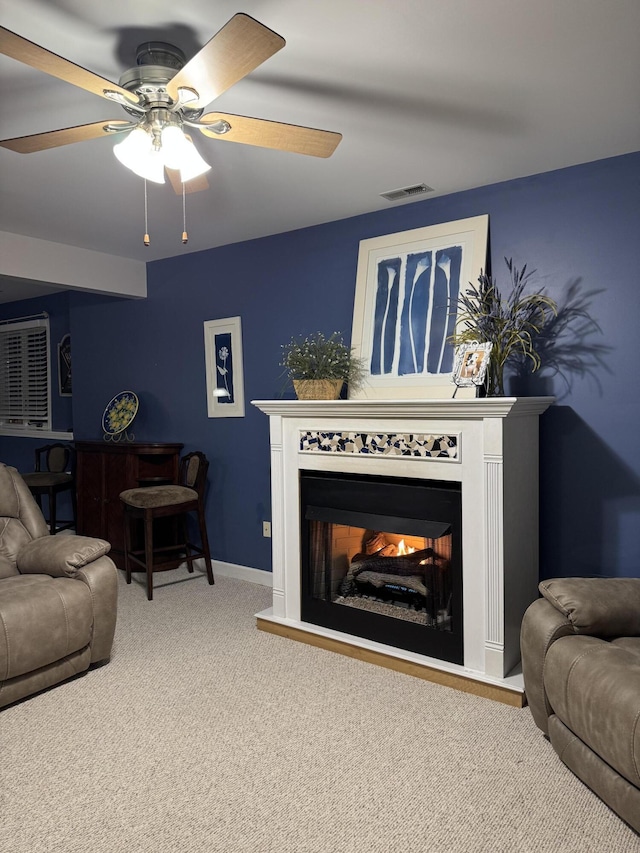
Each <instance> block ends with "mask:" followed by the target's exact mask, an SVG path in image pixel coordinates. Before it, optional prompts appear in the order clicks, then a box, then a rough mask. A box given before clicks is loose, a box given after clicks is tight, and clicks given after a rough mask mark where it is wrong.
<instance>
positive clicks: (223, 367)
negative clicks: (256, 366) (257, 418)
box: [204, 317, 244, 418]
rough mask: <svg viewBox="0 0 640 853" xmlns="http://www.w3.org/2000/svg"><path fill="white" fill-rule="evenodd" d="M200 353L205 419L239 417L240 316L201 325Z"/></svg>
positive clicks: (241, 388) (241, 400)
mask: <svg viewBox="0 0 640 853" xmlns="http://www.w3.org/2000/svg"><path fill="white" fill-rule="evenodd" d="M204 354H205V361H206V367H207V411H208V415H209V417H210V418H243V417H244V379H243V367H242V326H241V323H240V317H227V318H226V319H224V320H207V321H206V322H205V324H204Z"/></svg>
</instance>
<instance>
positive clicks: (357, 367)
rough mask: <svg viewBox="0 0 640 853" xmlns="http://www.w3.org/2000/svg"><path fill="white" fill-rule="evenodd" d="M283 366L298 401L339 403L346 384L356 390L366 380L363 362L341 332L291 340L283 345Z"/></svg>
mask: <svg viewBox="0 0 640 853" xmlns="http://www.w3.org/2000/svg"><path fill="white" fill-rule="evenodd" d="M281 365H282V367H284V368H285V373H286V374H287V375H288V377H289V378H290V379H291V381H292V382H293V387H294V389H295V392H296V396H297V397H298V399H299V400H337V399H338V397H339V396H340V392H341V391H342V386H343V385H344V383H345V382H347V383H348V384H349V385H350V386H351V387H352V388H353V387H355V386H357V385H360V384H361V383H362V380H363V379H364V369H363V366H362V361H361V360H360V359H359V358H357V357H356V356H354V355H353V352H352V351H351V349H350V348H349V347H348V346H347V345H346V344H345V343H344V341H343V339H342V333H341V332H333V333H332V334H331V335H330V336H329V337H325V335H324V334H323V333H322V332H315V334H313V335H309V336H308V337H306V338H291V340H290V341H289V343H288V344H283V345H282V361H281Z"/></svg>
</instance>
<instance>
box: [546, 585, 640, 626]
mask: <svg viewBox="0 0 640 853" xmlns="http://www.w3.org/2000/svg"><path fill="white" fill-rule="evenodd" d="M538 588H539V590H540V592H541V593H542V595H543V596H544V597H545V599H546V600H547V601H548V602H549V603H550V604H552V605H553V607H554V608H555V609H556V610H557V611H558V612H559V613H561V614H562V615H563V616H564V617H565V618H566V619H568V620H569V622H570V623H571V626H572V628H573V633H575V634H589V635H591V636H594V637H638V636H640V578H555V579H553V580H547V581H542V583H540V584H539V586H538Z"/></svg>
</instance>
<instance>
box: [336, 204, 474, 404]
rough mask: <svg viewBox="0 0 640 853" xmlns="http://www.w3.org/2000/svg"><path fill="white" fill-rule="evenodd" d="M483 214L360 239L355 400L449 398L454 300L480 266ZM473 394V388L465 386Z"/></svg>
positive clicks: (355, 312)
mask: <svg viewBox="0 0 640 853" xmlns="http://www.w3.org/2000/svg"><path fill="white" fill-rule="evenodd" d="M488 230H489V217H488V215H483V216H474V217H471V218H469V219H459V220H456V221H455V222H445V223H442V224H440V225H430V226H428V227H425V228H415V229H412V230H411V231H402V232H400V233H397V234H387V235H385V236H383V237H374V238H371V239H369V240H362V241H361V242H360V251H359V255H358V272H357V277H356V294H355V300H354V307H353V327H352V333H351V345H352V347H353V350H354V354H355V355H357V356H359V357H360V358H362V359H363V361H364V364H365V368H366V373H367V376H366V381H365V382H364V383H363V385H362V387H360V388H358V389H356V390H354V391H353V393H351V392H349V396H350V397H355V398H365V397H368V398H378V399H380V398H391V399H403V398H404V399H429V398H444V397H451V396H452V394H453V392H454V388H455V386H454V385H453V383H452V375H453V369H454V348H453V346H452V345H451V344H450V343H449V341H448V338H449V337H450V335H451V333H452V332H453V330H454V328H455V324H456V309H457V305H458V295H459V293H460V291H461V289H464V288H465V287H466V286H467V284H468V282H470V281H472V282H475V281H476V280H477V278H478V276H479V275H480V272H481V270H483V269H485V268H486V260H487V238H488ZM468 393H469V394H474V393H475V389H468Z"/></svg>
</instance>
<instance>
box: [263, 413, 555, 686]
mask: <svg viewBox="0 0 640 853" xmlns="http://www.w3.org/2000/svg"><path fill="white" fill-rule="evenodd" d="M553 401H554V398H553V397H492V398H478V399H449V400H375V399H363V400H335V401H333V400H332V401H329V400H311V401H310V400H255V401H253V405H255V406H257V408H259V409H260V410H261V411H263V412H265V414H267V415H269V420H270V443H271V478H272V537H273V607H272V608H271V609H270V610H269V611H265V613H262V614H259V622H262V625H261V627H264V626H265V624H266V623H270V625H271V627H267V628H266V630H272V629H276V628H280V629H282V630H281V631H279V630H276V631H275V632H276V633H278V632H280V633H284V634H287V631H289V634H288V635H292V633H291V632H292V629H295V630H296V631H303V632H306V633H308V634H309V635H314V636H321V637H324V638H325V639H326V640H330V641H332V642H333V641H336V642H338V643H347V644H349V645H350V646H352V647H354V648H356V649H362V650H365V651H367V650H369V651H371V652H372V653H381V654H384V655H386V656H388V657H390V658H394V659H398V660H399V661H404V662H406V663H408V664H412V665H413V664H416V665H424V666H425V667H427V668H430V669H432V670H434V671H439V672H441V673H450V674H452V675H459V676H462V677H463V678H468V679H471V680H476V681H478V682H483V683H485V684H495V685H498V686H499V687H502V688H505V689H507V690H513V691H516V692H519V693H522V691H523V687H522V679H521V676H520V675H519V674H518V664H519V660H520V648H519V634H520V623H521V619H522V615H523V613H524V611H525V609H526V608H527V606H528V605H529V604H530V603H531V602H532V601H533V600H534V599H535V598H536V597H537V583H538V419H539V416H540V415H541V414H542V413H543V412H544V411H545V410H546V409H547V408H548V407H549V406H550V405H551V404H552V403H553ZM371 435H374V436H375V437H376V441H377V445H378V446H377V447H376V448H375V451H376V452H372V451H371V448H365V450H364V451H363V450H362V446H361V445H362V437H363V436H364V437H366V436H371ZM336 436H337V437H338V441H336V440H335V439H336ZM432 437H433V438H435V439H436V440H437V442H436V444H437V446H436V448H435V449H432V444H433V442H430V441H426V440H425V439H431V438H432ZM398 438H400V439H402V441H403V442H404V443H405V444H406V443H407V442H408V441H413V440H415V439H417V440H418V442H417V444H418V447H417V449H416V450H415V452H414V453H413V455H406V454H405V455H403V454H402V453H401V452H400V451H399V450H398V449H397V448H396V447H395V444H396V443H397V439H398ZM310 439H311V440H310ZM387 439H388V444H389V446H388V447H386V448H385V447H384V442H385V440H387ZM440 439H444V441H440ZM365 441H366V438H365ZM380 445H382V446H380ZM441 445H442V446H443V447H445V448H446V449H445V451H443V452H439V451H438V447H440V446H441ZM321 446H322V447H324V449H321ZM425 448H426V449H425ZM301 470H312V471H313V470H315V471H320V470H324V471H333V472H344V473H361V474H368V475H379V476H380V475H382V476H393V477H409V478H416V479H429V480H440V481H449V482H459V483H461V491H462V563H463V570H462V571H463V611H464V617H463V622H464V627H463V633H464V664H463V665H462V666H459V665H457V664H451V663H448V662H445V661H439V660H436V659H433V658H427V657H424V656H422V655H417V654H414V653H412V652H407V651H404V650H402V649H396V648H392V647H389V646H385V645H382V644H380V643H375V642H372V641H369V640H366V639H362V638H359V637H353V636H351V635H347V634H341V633H339V632H336V631H333V630H330V629H325V628H323V627H320V626H317V625H309V624H308V623H305V622H302V621H301V618H300V507H299V472H300V471H301ZM425 677H428V676H425ZM436 680H437V679H436ZM445 683H447V682H446V681H445Z"/></svg>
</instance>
